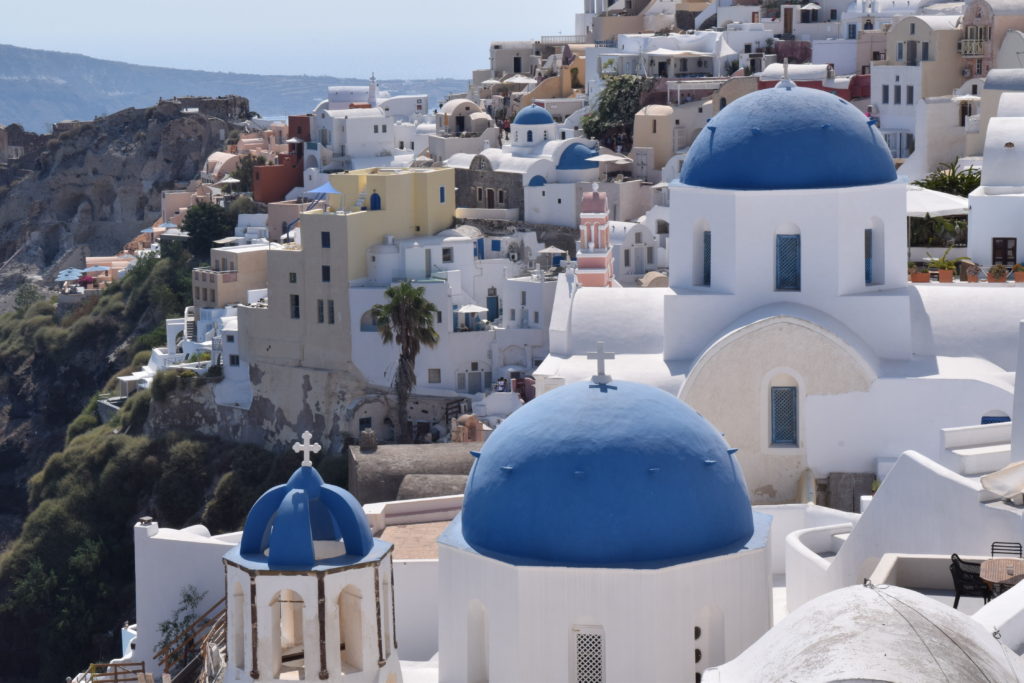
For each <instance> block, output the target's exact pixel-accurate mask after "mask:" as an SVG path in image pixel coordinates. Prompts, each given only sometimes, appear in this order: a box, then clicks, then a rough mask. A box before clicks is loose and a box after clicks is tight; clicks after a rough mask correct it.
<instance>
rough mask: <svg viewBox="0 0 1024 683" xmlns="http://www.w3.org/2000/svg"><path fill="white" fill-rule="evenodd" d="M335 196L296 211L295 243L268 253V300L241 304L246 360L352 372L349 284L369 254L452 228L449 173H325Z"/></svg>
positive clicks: (439, 170)
mask: <svg viewBox="0 0 1024 683" xmlns="http://www.w3.org/2000/svg"><path fill="white" fill-rule="evenodd" d="M329 178H330V183H331V186H332V187H333V188H334V189H335V190H336V191H337V194H329V195H327V199H326V203H327V206H326V207H325V206H323V204H322V203H321V204H320V205H319V206H318V208H315V209H313V210H311V211H306V212H304V213H303V214H302V223H301V230H300V233H301V237H300V240H301V244H291V245H286V248H284V249H280V250H275V251H272V252H270V253H269V255H268V261H267V288H268V302H267V304H266V305H261V306H251V307H241V308H240V309H239V313H238V322H239V330H240V337H241V338H240V342H241V348H242V352H243V354H245V355H246V357H247V359H248V360H249V362H250V363H253V364H259V363H270V364H275V365H286V366H302V367H306V368H316V369H321V370H339V369H343V368H346V367H351V366H350V365H349V361H350V359H351V357H352V347H351V330H350V329H349V320H350V316H349V310H348V309H349V295H348V289H349V282H350V281H351V280H357V279H359V278H362V277H365V276H366V274H367V273H366V259H367V249H369V247H371V246H372V245H374V244H378V243H380V242H381V241H383V240H384V238H385V236H386V235H392V236H394V238H395V239H402V238H406V237H415V236H416V235H424V236H426V235H433V234H434V233H437V232H439V231H441V230H443V229H445V228H449V227H451V226H452V224H453V222H454V217H455V171H454V170H453V169H450V168H412V169H404V168H403V169H392V168H371V169H363V170H359V171H351V172H348V173H335V174H332V175H331V176H329Z"/></svg>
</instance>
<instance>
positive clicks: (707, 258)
mask: <svg viewBox="0 0 1024 683" xmlns="http://www.w3.org/2000/svg"><path fill="white" fill-rule="evenodd" d="M701 282H703V283H704V286H705V287H710V286H711V231H710V230H705V231H704V275H703V279H702V280H701Z"/></svg>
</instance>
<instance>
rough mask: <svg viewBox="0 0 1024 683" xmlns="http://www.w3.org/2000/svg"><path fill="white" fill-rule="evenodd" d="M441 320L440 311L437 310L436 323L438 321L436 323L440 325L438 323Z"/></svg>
mask: <svg viewBox="0 0 1024 683" xmlns="http://www.w3.org/2000/svg"><path fill="white" fill-rule="evenodd" d="M441 322H443V321H442V320H441V311H438V312H437V323H438V324H439V325H440V324H441Z"/></svg>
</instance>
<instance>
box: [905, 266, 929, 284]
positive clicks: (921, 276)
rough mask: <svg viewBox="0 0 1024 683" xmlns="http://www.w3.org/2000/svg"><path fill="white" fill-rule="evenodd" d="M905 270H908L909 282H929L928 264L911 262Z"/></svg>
mask: <svg viewBox="0 0 1024 683" xmlns="http://www.w3.org/2000/svg"><path fill="white" fill-rule="evenodd" d="M907 270H908V271H909V272H910V281H911V282H931V279H932V274H931V273H929V272H928V266H926V265H923V264H917V263H911V264H910V265H909V266H908V268H907Z"/></svg>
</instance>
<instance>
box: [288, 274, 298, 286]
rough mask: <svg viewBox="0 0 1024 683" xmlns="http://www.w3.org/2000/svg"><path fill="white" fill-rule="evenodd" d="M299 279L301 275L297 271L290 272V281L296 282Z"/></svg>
mask: <svg viewBox="0 0 1024 683" xmlns="http://www.w3.org/2000/svg"><path fill="white" fill-rule="evenodd" d="M298 281H299V276H298V275H297V274H296V273H288V282H290V283H291V284H293V285H294V284H295V283H296V282H298Z"/></svg>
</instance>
